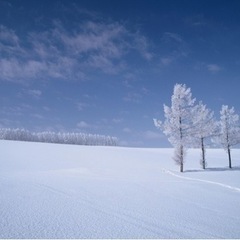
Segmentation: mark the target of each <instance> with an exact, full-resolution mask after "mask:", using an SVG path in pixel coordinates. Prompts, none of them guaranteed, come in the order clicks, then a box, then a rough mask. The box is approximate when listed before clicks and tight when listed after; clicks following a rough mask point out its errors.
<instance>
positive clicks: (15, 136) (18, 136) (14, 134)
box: [0, 128, 117, 146]
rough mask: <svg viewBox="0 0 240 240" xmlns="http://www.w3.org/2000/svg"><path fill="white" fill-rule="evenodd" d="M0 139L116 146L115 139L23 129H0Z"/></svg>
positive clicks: (102, 136) (94, 135) (93, 135)
mask: <svg viewBox="0 0 240 240" xmlns="http://www.w3.org/2000/svg"><path fill="white" fill-rule="evenodd" d="M0 139H3V140H17V141H28V142H45V143H62V144H76V145H99V146H116V145H117V138H115V137H110V136H104V135H96V134H85V133H55V132H38V133H35V132H30V131H28V130H25V129H19V128H17V129H10V128H2V129H0Z"/></svg>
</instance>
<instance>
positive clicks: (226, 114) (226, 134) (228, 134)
mask: <svg viewBox="0 0 240 240" xmlns="http://www.w3.org/2000/svg"><path fill="white" fill-rule="evenodd" d="M219 131H220V133H219V136H218V137H217V138H215V141H217V142H218V143H219V144H221V145H222V147H223V148H224V149H225V150H226V151H227V153H228V160H229V168H232V160H231V148H232V147H233V146H235V145H237V144H239V143H240V122H239V115H238V114H236V113H235V110H234V107H232V108H229V107H228V106H227V105H223V106H222V109H221V111H220V121H219Z"/></svg>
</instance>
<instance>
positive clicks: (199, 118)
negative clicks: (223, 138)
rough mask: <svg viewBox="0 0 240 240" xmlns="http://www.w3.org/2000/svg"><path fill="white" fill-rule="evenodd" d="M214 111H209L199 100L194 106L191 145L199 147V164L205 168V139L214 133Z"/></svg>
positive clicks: (215, 125)
mask: <svg viewBox="0 0 240 240" xmlns="http://www.w3.org/2000/svg"><path fill="white" fill-rule="evenodd" d="M213 115H214V112H213V111H211V110H210V109H208V108H207V107H206V105H204V104H203V103H202V102H200V103H199V104H198V105H197V106H196V107H195V113H194V115H193V127H194V131H193V136H192V137H193V138H192V139H193V145H194V146H197V147H200V148H201V153H202V154H201V155H202V156H201V160H200V164H201V165H202V168H203V169H205V168H206V140H207V138H210V137H212V136H213V135H214V134H216V127H217V124H216V121H215V120H214V117H213Z"/></svg>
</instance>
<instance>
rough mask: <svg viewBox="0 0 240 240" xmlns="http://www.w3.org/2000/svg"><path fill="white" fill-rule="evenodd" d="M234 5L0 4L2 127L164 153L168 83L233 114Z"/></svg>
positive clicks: (236, 62)
mask: <svg viewBox="0 0 240 240" xmlns="http://www.w3.org/2000/svg"><path fill="white" fill-rule="evenodd" d="M239 13H240V1H238V0H236V1H234V0H227V1H221V0H217V1H213V0H207V1H205V0H201V1H199V0H198V1H197V0H189V1H186V0H181V1H180V0H176V1H171V0H166V1H161V0H155V1H154V0H148V1H140V0H135V1H134V0H119V1H113V0H109V1H108V0H86V1H84V0H82V1H80V0H79V1H71V0H66V1H64V0H62V1H53V0H51V1H49V0H48V1H46V0H41V1H40V0H29V1H27V0H15V1H6V0H0V127H11V128H17V127H21V128H26V129H28V130H31V131H45V130H51V131H78V132H85V133H97V134H105V135H112V136H116V137H118V138H119V143H120V145H124V146H137V147H168V146H170V145H169V143H168V141H167V139H166V137H165V136H164V135H163V134H162V133H161V132H160V131H159V130H157V129H156V128H155V126H154V125H153V120H152V119H153V118H158V119H163V104H164V103H165V104H167V105H170V98H171V95H172V91H173V86H174V84H175V83H185V84H186V85H187V86H188V87H190V88H191V89H192V93H193V96H194V97H196V98H197V100H202V101H203V102H204V103H205V104H207V105H208V107H209V108H211V109H212V110H214V112H215V115H216V117H218V116H219V111H220V108H221V105H222V104H227V105H230V106H234V107H235V109H236V110H237V112H238V113H239V110H240V106H239V105H240V97H239V93H240V14H239Z"/></svg>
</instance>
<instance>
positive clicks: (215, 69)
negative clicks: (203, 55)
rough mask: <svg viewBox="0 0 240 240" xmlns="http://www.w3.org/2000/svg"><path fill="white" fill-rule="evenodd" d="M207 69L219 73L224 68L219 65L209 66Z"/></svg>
mask: <svg viewBox="0 0 240 240" xmlns="http://www.w3.org/2000/svg"><path fill="white" fill-rule="evenodd" d="M207 69H208V71H209V72H211V73H218V72H219V71H221V70H222V68H221V67H220V66H219V65H217V64H208V65H207Z"/></svg>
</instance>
